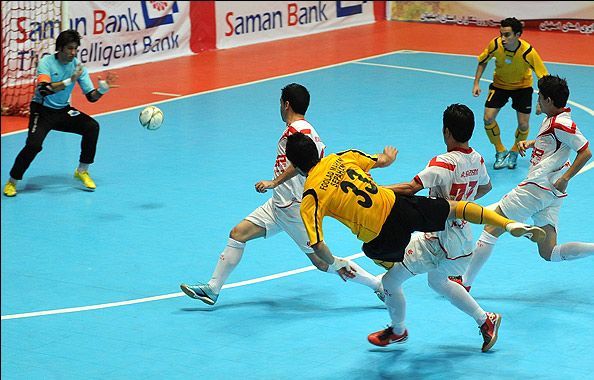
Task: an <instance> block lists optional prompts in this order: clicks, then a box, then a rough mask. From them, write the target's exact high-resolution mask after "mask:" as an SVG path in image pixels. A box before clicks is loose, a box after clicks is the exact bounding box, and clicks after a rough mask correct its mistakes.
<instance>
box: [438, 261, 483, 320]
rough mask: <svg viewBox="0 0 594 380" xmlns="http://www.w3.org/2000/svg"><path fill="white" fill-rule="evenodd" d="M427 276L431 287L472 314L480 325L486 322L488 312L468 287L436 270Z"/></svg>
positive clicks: (453, 303) (462, 309) (459, 307)
mask: <svg viewBox="0 0 594 380" xmlns="http://www.w3.org/2000/svg"><path fill="white" fill-rule="evenodd" d="M427 278H428V280H429V286H430V287H431V289H433V290H435V291H436V292H437V293H438V294H441V295H442V296H444V297H445V298H446V299H447V300H448V301H450V302H451V303H452V305H454V306H456V307H457V308H458V309H460V310H461V311H463V312H465V313H466V314H468V315H469V316H471V317H472V318H473V319H474V320H475V321H476V323H478V325H479V326H481V325H482V324H483V323H485V321H486V320H487V313H485V311H484V310H483V309H482V308H481V307H480V306H479V304H478V303H477V302H476V301H475V299H474V298H473V297H472V296H471V295H470V294H469V293H468V292H467V291H466V289H464V288H463V287H461V286H460V285H458V284H456V283H455V282H453V281H450V280H448V278H447V277H445V276H442V275H440V274H438V273H436V272H429V273H428V275H427Z"/></svg>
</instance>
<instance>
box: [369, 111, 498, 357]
mask: <svg viewBox="0 0 594 380" xmlns="http://www.w3.org/2000/svg"><path fill="white" fill-rule="evenodd" d="M473 130H474V115H473V113H472V111H471V110H470V109H469V108H468V107H467V106H465V105H462V104H452V105H450V106H449V107H447V108H446V110H445V111H444V113H443V131H442V132H443V137H444V142H445V144H446V147H447V153H444V154H441V155H439V156H437V157H435V158H433V159H432V160H431V161H430V162H429V164H428V165H427V167H426V168H425V169H424V170H423V171H421V172H420V173H419V174H418V175H416V176H415V178H414V179H413V180H412V181H411V182H408V183H401V184H397V185H391V186H386V187H388V188H390V189H392V190H393V191H394V192H395V193H396V194H399V195H407V196H411V195H414V194H416V193H417V192H419V191H420V190H422V189H424V188H426V189H429V196H431V197H439V198H444V199H447V200H452V201H473V200H475V199H478V198H480V197H482V196H483V195H485V194H486V193H488V192H489V191H490V190H491V180H490V178H489V174H488V173H487V169H486V167H485V162H484V160H483V157H482V156H481V155H480V154H479V153H478V152H476V151H475V150H473V149H472V148H471V147H470V146H469V144H468V142H469V140H470V138H471V137H472V132H473ZM472 249H473V238H472V231H471V228H470V225H469V224H467V222H465V221H464V220H461V219H452V220H448V221H447V223H446V227H445V229H444V230H443V231H439V232H432V233H415V234H414V235H413V236H412V237H411V240H410V242H409V244H408V246H407V247H406V249H405V254H404V260H403V261H402V262H397V263H385V262H380V263H378V264H380V265H382V266H384V267H386V268H387V269H389V271H388V272H387V273H386V274H385V275H384V276H383V279H382V283H383V285H384V291H385V294H386V300H385V302H386V305H387V306H388V311H389V313H390V317H391V319H392V323H391V325H390V327H389V328H388V329H385V330H381V331H378V332H375V333H373V334H370V335H369V337H368V340H369V342H370V343H372V344H375V345H378V346H385V345H387V344H390V343H393V342H402V341H404V340H406V337H407V336H408V332H407V330H406V327H405V324H404V319H405V312H406V302H405V298H404V293H403V290H402V283H403V282H404V281H406V280H408V279H410V278H412V277H413V276H414V275H417V274H421V273H427V280H428V283H429V286H430V287H431V288H432V289H433V290H435V291H436V292H437V293H439V294H441V295H442V296H444V297H446V298H447V299H448V300H449V301H450V302H451V303H452V304H453V305H454V306H456V307H457V308H458V309H460V310H461V311H463V312H465V313H466V314H468V315H469V316H471V317H472V318H474V319H475V320H476V322H477V324H478V326H479V328H480V330H481V333H482V334H483V339H484V343H483V346H482V350H483V351H488V350H489V349H490V348H491V347H492V346H493V345H494V344H495V341H496V340H497V331H498V329H499V325H500V323H501V316H500V315H499V314H496V313H488V312H485V311H484V310H483V309H482V308H481V307H480V306H479V305H478V303H477V302H476V301H475V300H474V299H473V298H472V297H471V296H470V294H469V293H468V292H466V291H465V290H464V289H463V288H462V287H460V286H458V285H457V284H455V283H453V282H452V281H449V280H448V276H457V275H462V274H463V273H464V271H465V270H466V267H467V266H468V264H469V263H470V258H471V256H472Z"/></svg>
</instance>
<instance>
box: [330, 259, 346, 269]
mask: <svg viewBox="0 0 594 380" xmlns="http://www.w3.org/2000/svg"><path fill="white" fill-rule="evenodd" d="M341 262H342V264H341ZM346 264H347V263H346V260H341V259H338V258H336V257H335V258H334V262H333V263H332V264H330V268H332V269H333V270H334V271H336V272H338V271H339V270H340V269H341V268H344V267H346Z"/></svg>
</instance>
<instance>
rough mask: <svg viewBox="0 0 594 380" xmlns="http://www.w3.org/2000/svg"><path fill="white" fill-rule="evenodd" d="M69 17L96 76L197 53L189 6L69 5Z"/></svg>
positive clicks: (82, 53) (136, 3) (157, 3)
mask: <svg viewBox="0 0 594 380" xmlns="http://www.w3.org/2000/svg"><path fill="white" fill-rule="evenodd" d="M68 16H69V19H70V26H69V27H70V29H75V30H77V31H78V32H79V33H80V35H81V36H82V41H81V46H80V48H79V50H78V58H79V59H80V60H81V61H82V63H83V64H84V65H85V66H86V67H87V69H89V71H91V72H94V71H101V70H106V69H113V68H118V67H124V66H130V65H136V64H139V63H146V62H153V61H160V60H164V59H170V58H175V57H180V56H184V55H190V54H192V52H191V50H190V33H191V32H190V2H189V1H70V2H68Z"/></svg>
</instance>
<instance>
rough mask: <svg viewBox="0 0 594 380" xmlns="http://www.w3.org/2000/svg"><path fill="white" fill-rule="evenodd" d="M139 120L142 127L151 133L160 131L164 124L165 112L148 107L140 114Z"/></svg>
mask: <svg viewBox="0 0 594 380" xmlns="http://www.w3.org/2000/svg"><path fill="white" fill-rule="evenodd" d="M138 120H140V125H142V126H143V127H145V128H146V129H148V130H150V131H154V130H155V129H159V128H160V127H161V124H163V111H161V110H160V109H159V108H157V107H155V106H148V107H146V108H145V109H143V110H142V111H141V112H140V116H138Z"/></svg>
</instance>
